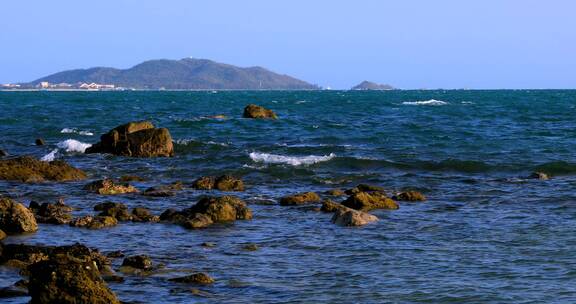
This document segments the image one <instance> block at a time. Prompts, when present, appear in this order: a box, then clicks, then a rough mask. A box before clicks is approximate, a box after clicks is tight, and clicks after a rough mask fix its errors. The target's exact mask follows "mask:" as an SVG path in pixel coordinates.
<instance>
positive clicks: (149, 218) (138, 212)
mask: <svg viewBox="0 0 576 304" xmlns="http://www.w3.org/2000/svg"><path fill="white" fill-rule="evenodd" d="M132 221H133V222H153V223H155V222H158V221H160V218H159V217H158V216H157V215H153V214H152V213H150V210H148V209H147V208H143V207H136V208H134V209H132Z"/></svg>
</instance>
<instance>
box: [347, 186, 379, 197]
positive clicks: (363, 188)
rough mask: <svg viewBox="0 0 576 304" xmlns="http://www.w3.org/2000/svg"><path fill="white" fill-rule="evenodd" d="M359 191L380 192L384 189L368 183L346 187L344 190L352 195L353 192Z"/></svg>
mask: <svg viewBox="0 0 576 304" xmlns="http://www.w3.org/2000/svg"><path fill="white" fill-rule="evenodd" d="M360 192H381V193H385V190H384V188H383V187H380V186H374V185H368V184H359V185H358V186H356V187H354V188H352V189H348V190H346V191H345V193H346V194H348V195H352V194H355V193H360Z"/></svg>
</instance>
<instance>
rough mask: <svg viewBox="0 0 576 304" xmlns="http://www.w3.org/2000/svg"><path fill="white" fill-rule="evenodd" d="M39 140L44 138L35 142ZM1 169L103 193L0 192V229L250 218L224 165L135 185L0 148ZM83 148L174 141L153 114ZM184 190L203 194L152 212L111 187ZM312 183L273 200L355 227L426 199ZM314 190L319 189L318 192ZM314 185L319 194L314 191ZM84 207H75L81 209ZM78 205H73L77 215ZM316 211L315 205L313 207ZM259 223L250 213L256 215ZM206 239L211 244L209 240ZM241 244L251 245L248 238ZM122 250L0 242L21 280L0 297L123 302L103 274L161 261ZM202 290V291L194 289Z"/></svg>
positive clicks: (151, 153) (6, 176)
mask: <svg viewBox="0 0 576 304" xmlns="http://www.w3.org/2000/svg"><path fill="white" fill-rule="evenodd" d="M243 117H244V118H254V119H277V118H278V116H277V115H276V113H274V112H273V111H272V110H269V109H265V108H263V107H260V106H257V105H253V104H251V105H248V106H246V108H245V109H244V113H243ZM42 143H44V142H42ZM1 152H2V153H1V154H0V157H1V158H0V179H2V180H9V181H13V182H19V183H30V184H33V183H42V182H48V183H66V182H78V181H82V180H86V179H88V181H87V182H84V185H83V186H82V187H78V190H79V191H83V192H84V193H86V194H89V195H93V196H98V197H106V198H109V201H105V202H103V203H98V204H96V205H95V206H94V207H93V209H92V210H86V209H85V210H78V209H77V206H75V207H71V206H69V205H67V204H66V202H65V201H64V200H63V199H60V200H58V201H55V202H37V201H30V202H29V204H28V207H27V206H26V205H25V204H24V202H21V201H19V200H18V199H17V198H11V197H7V196H1V197H0V239H5V238H10V237H11V236H13V235H18V234H25V233H34V232H36V231H37V230H38V229H42V227H43V225H65V226H67V227H69V229H87V230H86V231H90V230H100V229H114V227H115V226H118V225H123V224H125V223H132V224H142V225H143V224H164V225H178V226H181V227H183V228H185V229H187V230H190V232H189V233H194V230H197V229H206V228H208V227H213V226H218V225H222V224H226V223H233V222H235V221H250V220H253V221H256V220H254V214H253V211H252V209H251V208H250V207H249V204H248V203H247V202H246V201H244V200H243V199H241V198H239V197H237V196H234V195H230V193H241V192H243V191H245V190H246V188H249V187H253V186H255V185H251V184H250V182H249V181H248V182H245V181H244V180H243V179H242V178H240V177H236V176H232V175H229V174H222V175H217V176H201V177H198V178H197V179H196V180H191V181H186V180H184V181H179V182H175V183H171V184H161V182H162V181H161V180H158V181H152V182H158V183H160V184H159V185H156V186H152V187H148V188H138V187H137V186H135V185H132V184H131V183H139V182H142V181H144V179H143V178H141V177H138V176H135V175H132V176H122V177H121V178H119V179H113V178H109V177H104V176H89V175H88V174H87V173H86V172H84V171H82V170H80V169H78V168H75V167H73V166H71V165H70V164H68V163H66V162H65V161H62V160H54V161H50V162H46V161H41V160H38V159H35V158H33V157H29V156H14V157H13V156H10V155H9V154H8V153H6V152H4V151H1ZM85 153H87V154H92V153H104V154H108V155H111V156H110V157H138V158H142V157H150V158H152V157H173V156H175V151H174V144H173V142H172V137H171V135H170V132H169V130H168V129H165V128H156V127H155V126H154V125H153V124H152V123H151V122H148V121H138V122H129V123H127V124H124V125H121V126H118V127H115V128H113V129H112V130H110V131H109V132H107V133H105V134H103V135H102V136H101V137H100V141H99V142H97V143H95V144H93V145H92V146H91V147H89V148H88V149H86V151H85ZM183 191H198V192H202V193H205V194H206V195H203V196H201V198H200V199H199V200H198V201H197V202H195V203H191V204H189V205H188V206H189V207H187V208H183V209H173V208H170V209H167V210H165V211H163V212H162V213H160V214H153V212H152V211H151V210H150V209H149V208H148V207H147V206H139V207H134V208H131V209H130V208H129V207H128V206H127V205H125V204H123V203H119V202H114V197H116V196H119V195H130V196H133V197H135V198H137V197H150V198H160V197H165V198H170V197H178V195H179V193H180V192H183ZM318 191H319V192H318V193H316V192H305V193H294V194H292V195H286V196H282V197H278V198H276V199H277V202H276V204H277V206H278V208H299V209H301V212H303V213H305V212H308V211H310V210H312V211H315V212H322V213H326V216H325V222H326V223H327V224H329V223H333V224H335V225H337V226H343V227H359V226H364V225H367V224H370V223H372V222H375V221H378V220H379V219H378V217H377V216H375V215H373V214H370V213H369V212H370V211H372V210H375V209H385V210H396V209H398V208H400V204H399V202H418V201H425V200H426V197H425V196H424V195H423V194H422V193H420V192H417V191H405V192H394V193H392V194H391V195H389V193H388V192H387V191H386V190H385V189H384V188H383V187H380V186H376V185H367V184H359V185H356V186H354V187H352V188H350V189H347V190H341V189H330V190H326V189H318ZM320 191H322V192H320ZM319 193H320V194H319ZM79 211H82V212H79ZM79 214H80V215H79ZM319 214H320V213H319ZM255 224H257V223H255ZM203 246H204V247H207V248H209V247H213V246H215V245H214V244H212V243H206V244H203ZM243 249H244V250H246V251H255V250H258V249H259V246H258V245H257V244H246V245H245V246H243ZM122 257H124V255H123V254H122V253H121V251H119V252H116V253H110V254H108V255H104V254H102V253H100V252H99V251H98V249H96V248H88V247H86V246H85V245H82V244H70V245H66V246H38V245H26V244H13V243H6V244H5V243H0V265H2V266H0V267H11V268H17V269H19V271H20V274H21V275H22V277H23V278H22V280H21V281H18V282H15V284H14V285H13V286H8V287H5V288H3V289H2V291H0V298H1V297H18V296H29V297H30V298H31V303H121V301H120V300H119V299H118V298H117V296H116V295H115V293H114V291H113V290H112V289H110V288H109V286H108V284H107V282H122V281H123V280H124V278H125V277H127V276H134V275H142V274H143V273H151V272H154V271H157V270H159V269H161V267H162V266H161V265H159V264H157V263H155V262H154V261H153V259H152V258H150V257H149V256H147V255H144V254H140V255H133V256H127V257H124V259H123V261H122V263H121V265H120V266H119V267H116V268H114V267H113V264H112V261H113V260H114V259H120V258H122ZM166 281H167V282H169V283H170V284H186V285H192V286H194V285H197V286H203V285H210V284H213V283H215V282H216V279H214V278H212V277H211V276H210V275H208V274H206V273H202V272H194V273H190V274H188V275H185V276H174V277H170V278H167V279H166ZM198 292H200V293H201V291H198Z"/></svg>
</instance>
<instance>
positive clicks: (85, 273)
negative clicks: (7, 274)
mask: <svg viewBox="0 0 576 304" xmlns="http://www.w3.org/2000/svg"><path fill="white" fill-rule="evenodd" d="M29 272H30V283H29V286H28V290H29V294H30V296H31V297H32V299H31V301H30V303H32V304H35V303H62V304H67V303H71V304H72V303H74V304H76V303H94V304H100V303H101V304H116V303H118V304H119V303H120V301H119V300H118V299H117V298H116V295H115V294H114V293H113V292H112V291H111V290H110V289H109V288H108V286H107V285H106V283H105V282H104V280H103V279H102V277H101V276H100V273H99V271H98V266H97V264H96V262H95V261H94V260H92V259H91V258H90V256H82V257H74V256H70V255H69V254H54V255H52V256H50V258H49V259H48V260H45V261H41V262H38V263H35V264H32V265H30V267H29Z"/></svg>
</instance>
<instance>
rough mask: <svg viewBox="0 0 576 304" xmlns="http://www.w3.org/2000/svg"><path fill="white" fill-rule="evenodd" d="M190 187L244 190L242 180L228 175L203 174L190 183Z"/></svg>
mask: <svg viewBox="0 0 576 304" xmlns="http://www.w3.org/2000/svg"><path fill="white" fill-rule="evenodd" d="M192 188H194V189H197V190H212V189H217V190H220V191H244V182H243V181H242V180H241V179H239V178H235V177H233V176H230V175H222V176H220V177H213V176H203V177H200V178H199V179H197V180H195V181H194V182H193V183H192Z"/></svg>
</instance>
